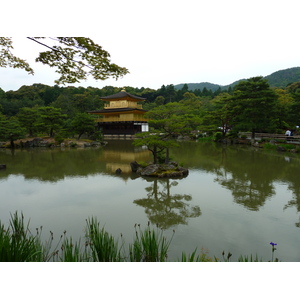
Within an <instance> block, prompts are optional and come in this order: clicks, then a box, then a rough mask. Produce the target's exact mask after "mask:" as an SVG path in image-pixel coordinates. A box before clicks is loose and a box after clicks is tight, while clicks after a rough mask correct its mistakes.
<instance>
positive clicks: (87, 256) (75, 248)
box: [0, 212, 278, 262]
mask: <svg viewBox="0 0 300 300" xmlns="http://www.w3.org/2000/svg"><path fill="white" fill-rule="evenodd" d="M134 228H135V235H134V238H133V243H131V244H129V245H128V246H127V247H126V248H125V242H124V240H123V237H122V235H121V243H120V244H119V240H117V239H115V238H114V237H113V236H112V235H110V234H109V233H108V232H106V231H105V229H104V227H101V226H100V223H99V222H98V221H97V219H96V218H90V219H88V220H86V231H85V232H86V234H85V241H84V243H81V240H79V241H78V242H77V241H73V239H72V238H71V237H67V236H66V232H64V235H61V237H60V239H59V241H58V242H57V244H56V245H53V240H54V239H53V233H52V232H51V231H50V238H49V239H48V240H47V241H45V242H44V243H42V241H41V236H42V234H41V232H42V227H40V229H38V228H37V229H36V234H32V232H31V231H30V229H29V222H28V223H25V222H24V216H23V214H21V215H19V214H18V213H17V212H16V213H15V214H14V215H11V220H10V221H9V225H8V227H5V226H4V225H3V224H2V223H1V221H0V261H2V262H47V261H53V262H167V261H168V251H169V246H170V244H171V242H172V239H173V236H174V234H175V231H173V234H172V236H171V237H170V238H169V239H168V238H166V237H165V236H164V232H163V230H162V229H159V228H158V227H156V228H152V227H151V226H150V223H149V222H148V226H147V227H146V228H145V229H141V227H140V225H135V226H134ZM270 245H271V246H272V259H271V261H272V262H273V261H278V258H275V259H274V252H275V250H276V248H275V246H276V245H277V244H276V243H273V242H271V243H270ZM207 254H208V252H207V251H204V249H202V250H201V251H200V253H199V254H197V249H195V251H193V252H192V254H186V253H185V252H182V255H181V257H180V259H179V260H177V262H211V261H216V262H217V261H220V260H219V259H218V258H216V257H214V258H213V259H212V258H210V257H209V256H208V255H207ZM222 256H223V261H225V262H229V261H230V259H231V256H232V254H231V253H230V252H228V254H227V255H225V252H224V251H223V253H222ZM238 261H239V262H258V261H259V259H258V257H257V255H256V256H255V257H252V255H251V256H250V257H248V256H240V257H239V259H238ZM260 261H262V260H260Z"/></svg>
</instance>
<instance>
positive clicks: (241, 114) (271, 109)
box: [233, 76, 277, 139]
mask: <svg viewBox="0 0 300 300" xmlns="http://www.w3.org/2000/svg"><path fill="white" fill-rule="evenodd" d="M233 99H234V101H235V104H236V105H237V107H238V114H237V117H236V121H237V127H238V128H239V129H241V130H249V131H251V133H252V138H253V139H254V137H255V132H258V131H267V130H272V126H273V125H274V123H273V122H272V121H273V119H274V118H276V115H275V112H276V110H275V106H276V101H277V95H276V94H275V92H274V91H273V90H272V89H271V88H270V86H269V84H268V82H267V80H266V79H263V77H261V76H259V77H253V78H250V79H248V80H246V81H241V82H239V83H238V84H237V85H236V86H235V91H234V95H233Z"/></svg>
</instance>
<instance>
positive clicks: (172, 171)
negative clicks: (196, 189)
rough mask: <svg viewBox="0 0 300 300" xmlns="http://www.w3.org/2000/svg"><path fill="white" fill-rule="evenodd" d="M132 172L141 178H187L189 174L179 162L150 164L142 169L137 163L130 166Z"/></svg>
mask: <svg viewBox="0 0 300 300" xmlns="http://www.w3.org/2000/svg"><path fill="white" fill-rule="evenodd" d="M130 166H131V170H132V172H134V173H137V174H139V175H141V176H152V177H159V178H163V177H168V178H170V177H174V178H178V177H185V176H187V175H188V174H189V170H188V169H186V168H183V167H180V166H179V165H178V163H177V162H175V161H170V162H169V163H166V164H150V165H148V166H146V167H142V166H141V165H140V164H138V163H137V162H136V161H134V162H132V163H131V164H130Z"/></svg>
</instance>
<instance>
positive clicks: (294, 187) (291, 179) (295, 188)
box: [283, 165, 300, 228]
mask: <svg viewBox="0 0 300 300" xmlns="http://www.w3.org/2000/svg"><path fill="white" fill-rule="evenodd" d="M298 170H299V165H297V166H295V170H292V172H289V173H288V174H287V177H288V188H289V190H291V191H292V192H293V199H292V200H290V201H288V203H287V204H286V205H285V206H284V208H283V210H286V209H287V208H291V207H295V208H296V210H297V212H300V182H299V176H298V173H299V171H298ZM295 225H296V227H299V228H300V217H299V222H296V223H295Z"/></svg>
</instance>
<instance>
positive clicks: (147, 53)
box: [0, 0, 300, 91]
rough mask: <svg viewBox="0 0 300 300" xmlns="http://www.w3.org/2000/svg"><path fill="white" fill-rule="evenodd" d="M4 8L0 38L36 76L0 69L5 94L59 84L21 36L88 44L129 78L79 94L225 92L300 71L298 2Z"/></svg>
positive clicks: (135, 0)
mask: <svg viewBox="0 0 300 300" xmlns="http://www.w3.org/2000/svg"><path fill="white" fill-rule="evenodd" d="M8 2H13V4H4V5H5V6H7V7H5V11H6V12H9V11H14V13H5V14H4V15H5V16H4V17H3V14H2V16H1V20H0V22H1V23H0V25H1V31H2V34H1V36H13V37H14V47H15V54H16V55H19V56H20V57H22V58H24V59H27V61H28V62H29V63H31V64H32V67H33V68H34V70H35V75H34V76H32V75H28V74H27V73H26V72H25V71H23V70H17V69H4V68H0V88H2V89H3V90H4V91H8V90H17V89H18V88H20V87H21V86H22V85H31V84H33V83H43V84H47V85H51V86H52V85H54V80H55V79H56V78H58V75H57V74H56V73H55V72H54V70H52V69H50V68H49V67H46V66H43V65H42V64H37V63H34V58H35V57H36V56H37V55H38V52H39V51H43V50H46V49H43V47H40V46H38V45H37V44H35V43H34V42H32V41H30V40H27V39H26V36H85V37H90V38H92V39H93V40H94V42H96V43H98V44H99V45H101V46H102V47H103V48H104V49H105V50H106V51H108V52H109V53H110V55H111V62H113V63H116V64H118V65H119V66H122V67H126V68H127V69H129V71H130V74H128V75H126V76H125V77H123V79H120V80H118V81H116V80H114V79H109V80H105V81H95V80H88V81H83V82H81V83H79V84H76V86H84V87H87V86H93V87H98V88H102V87H104V86H106V85H113V86H117V87H123V86H132V87H139V88H140V87H145V88H147V87H149V88H153V89H158V88H160V87H161V86H162V85H163V84H164V85H168V84H174V85H175V84H179V83H198V82H211V83H215V84H220V85H227V84H230V83H232V82H234V81H236V80H239V79H243V78H250V77H253V76H259V75H261V76H266V75H269V74H271V73H273V72H276V71H278V70H282V69H286V68H292V67H298V66H300V39H299V0H285V1H278V0H272V1H271V0H252V1H244V0H227V1H226V0H209V1H201V0H185V1H175V0H173V1H169V0H158V1H157V0H152V1H143V0H127V1H124V0H118V1H117V0H109V1H106V0H102V1H90V0H85V1H84V2H78V4H74V3H76V2H72V1H57V0H53V1H51V2H47V4H46V5H43V7H42V8H39V9H38V7H40V3H41V2H40V1H32V0H28V1H20V3H19V4H16V1H8ZM79 3H80V4H79ZM74 5H77V7H74ZM79 5H80V7H79ZM16 7H18V9H17V10H16ZM37 9H38V10H37Z"/></svg>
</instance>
